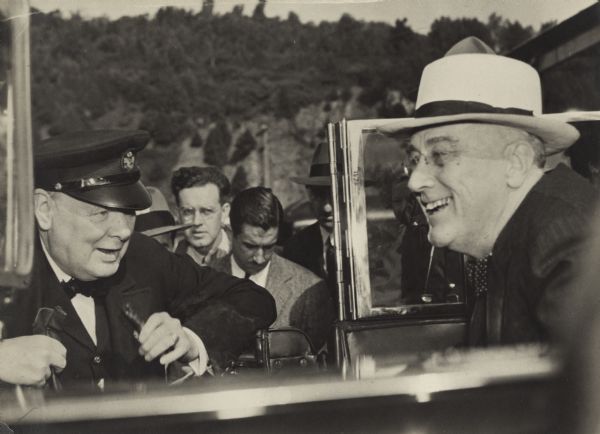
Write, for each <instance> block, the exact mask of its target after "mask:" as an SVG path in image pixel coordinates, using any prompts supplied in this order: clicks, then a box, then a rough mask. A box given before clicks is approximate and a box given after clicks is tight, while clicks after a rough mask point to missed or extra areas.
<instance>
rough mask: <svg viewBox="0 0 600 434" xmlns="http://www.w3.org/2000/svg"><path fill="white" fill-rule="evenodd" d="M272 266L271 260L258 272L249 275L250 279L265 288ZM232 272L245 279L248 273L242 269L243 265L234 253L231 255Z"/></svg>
mask: <svg viewBox="0 0 600 434" xmlns="http://www.w3.org/2000/svg"><path fill="white" fill-rule="evenodd" d="M270 267H271V261H269V262H267V266H266V267H265V268H263V269H262V270H260V271H259V272H258V273H256V274H252V275H251V276H250V277H249V279H250V280H251V281H253V282H254V283H256V284H257V285H259V286H262V287H263V288H264V287H265V286H266V284H267V277H268V275H269V268H270ZM231 274H232V275H233V276H235V277H239V278H240V279H243V278H244V276H245V275H246V272H245V271H244V270H243V269H242V267H240V266H239V265H238V263H237V261H236V260H235V257H234V256H233V254H232V255H231Z"/></svg>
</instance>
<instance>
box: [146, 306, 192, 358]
mask: <svg viewBox="0 0 600 434" xmlns="http://www.w3.org/2000/svg"><path fill="white" fill-rule="evenodd" d="M138 340H139V342H140V344H141V345H140V349H139V353H140V355H141V356H143V357H144V358H145V359H146V361H148V362H149V361H151V360H154V359H155V358H156V357H158V356H161V357H160V363H161V364H162V365H168V364H169V363H171V362H174V361H175V360H178V359H181V361H183V362H190V361H192V360H194V359H196V358H198V354H199V353H198V348H197V347H196V346H195V345H193V344H192V342H191V340H190V338H189V336H188V334H187V333H186V332H185V330H184V328H183V327H182V326H181V322H180V321H179V320H178V319H177V318H173V317H171V316H170V315H169V314H168V313H166V312H158V313H155V314H152V315H151V316H150V317H149V318H148V320H147V321H146V323H145V324H144V326H143V327H142V330H141V331H140V334H139V336H138Z"/></svg>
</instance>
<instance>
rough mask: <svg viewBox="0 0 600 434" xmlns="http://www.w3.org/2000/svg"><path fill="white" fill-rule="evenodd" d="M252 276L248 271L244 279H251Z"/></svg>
mask: <svg viewBox="0 0 600 434" xmlns="http://www.w3.org/2000/svg"><path fill="white" fill-rule="evenodd" d="M250 276H251V274H250V273H248V272H247V271H246V272H244V279H250Z"/></svg>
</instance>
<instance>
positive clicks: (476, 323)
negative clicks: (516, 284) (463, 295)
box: [465, 257, 488, 346]
mask: <svg viewBox="0 0 600 434" xmlns="http://www.w3.org/2000/svg"><path fill="white" fill-rule="evenodd" d="M465 269H466V274H467V284H468V286H469V287H470V288H471V289H472V291H473V294H474V296H475V301H474V304H473V311H472V313H471V318H470V321H469V345H470V346H478V345H484V344H485V342H486V340H487V332H486V331H487V327H486V294H487V290H488V286H487V277H488V273H487V270H488V257H486V258H483V259H469V260H468V261H467V263H466V265H465Z"/></svg>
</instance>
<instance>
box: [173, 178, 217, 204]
mask: <svg viewBox="0 0 600 434" xmlns="http://www.w3.org/2000/svg"><path fill="white" fill-rule="evenodd" d="M178 197H179V204H180V205H182V206H191V207H211V208H216V207H218V206H220V205H221V195H220V194H219V187H217V186H216V185H215V184H212V183H208V184H203V185H194V186H192V187H187V188H183V189H181V190H180V191H179V194H178Z"/></svg>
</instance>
